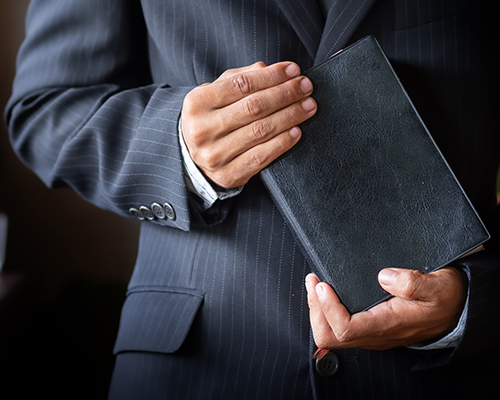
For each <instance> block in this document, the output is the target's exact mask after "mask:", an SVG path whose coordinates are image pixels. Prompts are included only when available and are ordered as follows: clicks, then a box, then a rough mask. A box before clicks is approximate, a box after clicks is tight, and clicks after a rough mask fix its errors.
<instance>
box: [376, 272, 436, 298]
mask: <svg viewBox="0 0 500 400" xmlns="http://www.w3.org/2000/svg"><path fill="white" fill-rule="evenodd" d="M378 279H379V283H380V285H381V286H382V288H383V289H384V290H386V291H387V292H389V293H390V294H392V295H393V296H396V297H399V298H402V299H405V300H425V299H428V298H430V297H431V296H432V294H433V293H434V292H435V288H434V287H433V285H432V283H431V284H429V282H428V281H429V279H428V275H426V274H423V273H421V272H420V271H416V270H408V269H399V268H385V269H383V270H382V271H380V272H379V274H378Z"/></svg>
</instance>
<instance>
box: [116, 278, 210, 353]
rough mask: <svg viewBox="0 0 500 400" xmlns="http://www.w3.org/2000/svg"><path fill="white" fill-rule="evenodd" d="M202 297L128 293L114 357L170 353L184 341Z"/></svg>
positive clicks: (184, 291) (183, 291)
mask: <svg viewBox="0 0 500 400" xmlns="http://www.w3.org/2000/svg"><path fill="white" fill-rule="evenodd" d="M202 301H203V293H201V292H198V291H196V290H190V289H178V288H173V289H164V288H162V289H144V288H141V289H140V290H137V289H135V290H133V291H130V292H129V293H128V295H127V299H126V300H125V304H124V305H123V309H122V315H121V320H120V328H119V330H118V337H117V339H116V343H115V348H114V353H115V354H118V353H120V352H125V351H149V352H160V353H173V352H175V351H177V350H178V349H179V348H180V347H181V345H182V343H183V342H184V339H185V338H186V335H187V333H188V332H189V329H190V328H191V324H192V323H193V320H194V317H195V315H196V312H197V311H198V309H199V308H200V305H201V303H202Z"/></svg>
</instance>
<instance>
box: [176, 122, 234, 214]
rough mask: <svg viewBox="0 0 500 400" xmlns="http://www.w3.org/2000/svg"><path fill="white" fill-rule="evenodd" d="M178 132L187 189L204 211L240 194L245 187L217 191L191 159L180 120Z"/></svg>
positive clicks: (218, 188)
mask: <svg viewBox="0 0 500 400" xmlns="http://www.w3.org/2000/svg"><path fill="white" fill-rule="evenodd" d="M178 131H179V143H180V146H181V151H182V158H183V163H184V179H185V181H186V187H187V188H188V189H189V190H190V191H191V192H192V193H194V194H195V195H197V196H198V197H199V198H200V199H201V200H202V209H203V210H207V209H209V208H210V207H212V206H213V205H214V203H215V202H216V201H217V200H226V199H230V198H231V197H234V196H237V195H238V194H240V193H241V191H242V190H243V187H244V186H239V187H237V188H234V189H226V188H221V187H217V189H215V188H214V187H213V186H212V185H211V184H210V183H209V182H208V180H207V179H206V178H205V176H204V175H203V173H202V172H201V171H200V170H199V168H198V167H197V166H196V164H195V163H194V161H193V159H192V158H191V155H190V154H189V151H188V149H187V146H186V143H185V142H184V137H183V136H182V125H181V120H180V118H179V124H178Z"/></svg>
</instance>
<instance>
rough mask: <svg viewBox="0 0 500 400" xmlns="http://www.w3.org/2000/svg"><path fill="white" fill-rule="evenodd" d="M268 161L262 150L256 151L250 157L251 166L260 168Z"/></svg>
mask: <svg viewBox="0 0 500 400" xmlns="http://www.w3.org/2000/svg"><path fill="white" fill-rule="evenodd" d="M265 163H266V157H265V156H264V154H262V153H261V152H260V151H255V152H253V153H252V156H251V157H250V166H251V167H256V168H257V169H260V167H261V166H262V165H264V164H265Z"/></svg>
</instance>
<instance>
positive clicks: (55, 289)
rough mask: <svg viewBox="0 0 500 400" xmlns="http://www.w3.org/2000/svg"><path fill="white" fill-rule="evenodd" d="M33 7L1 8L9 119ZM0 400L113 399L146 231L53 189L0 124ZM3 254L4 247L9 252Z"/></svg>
mask: <svg viewBox="0 0 500 400" xmlns="http://www.w3.org/2000/svg"><path fill="white" fill-rule="evenodd" d="M28 3H29V1H28V0H2V1H1V2H0V39H1V40H0V109H1V110H2V111H3V109H4V107H5V104H6V102H7V100H8V98H9V96H10V93H11V85H12V80H13V77H14V73H15V57H16V53H17V50H18V48H19V45H20V44H21V42H22V39H23V36H24V17H25V13H26V8H27V5H28ZM0 213H4V214H6V215H7V217H8V233H7V246H6V253H5V262H4V265H3V270H2V272H1V273H0V399H2V400H9V399H25V398H33V397H35V396H36V397H38V398H40V397H41V396H43V395H44V394H46V395H48V396H50V398H51V399H59V398H61V399H63V398H64V399H69V398H70V399H79V398H82V399H101V398H102V399H104V398H106V395H107V389H108V384H109V379H110V374H111V372H112V368H113V362H114V359H113V355H112V350H113V344H114V340H115V337H116V332H117V328H118V322H119V316H120V309H121V305H122V303H123V301H124V296H125V291H126V284H127V281H128V279H129V277H130V274H131V272H132V268H133V264H134V261H135V255H136V244H137V239H138V223H137V222H136V221H132V220H128V219H126V218H122V217H119V216H117V215H114V214H111V213H109V212H106V211H103V210H100V209H98V208H97V207H94V206H92V205H90V204H89V203H86V202H85V201H83V200H82V199H80V198H79V197H78V196H77V195H76V194H75V193H73V192H72V191H71V190H69V189H57V190H51V189H47V188H46V187H45V186H44V185H43V184H42V183H41V181H40V180H39V179H38V178H37V177H36V176H35V174H34V173H32V172H31V171H29V170H28V169H27V168H26V167H24V165H23V164H22V163H21V162H20V161H19V160H18V159H17V157H16V156H15V154H14V153H13V151H12V149H11V147H10V144H9V141H8V135H7V130H6V128H5V124H4V123H2V124H0ZM0 249H1V246H0Z"/></svg>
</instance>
